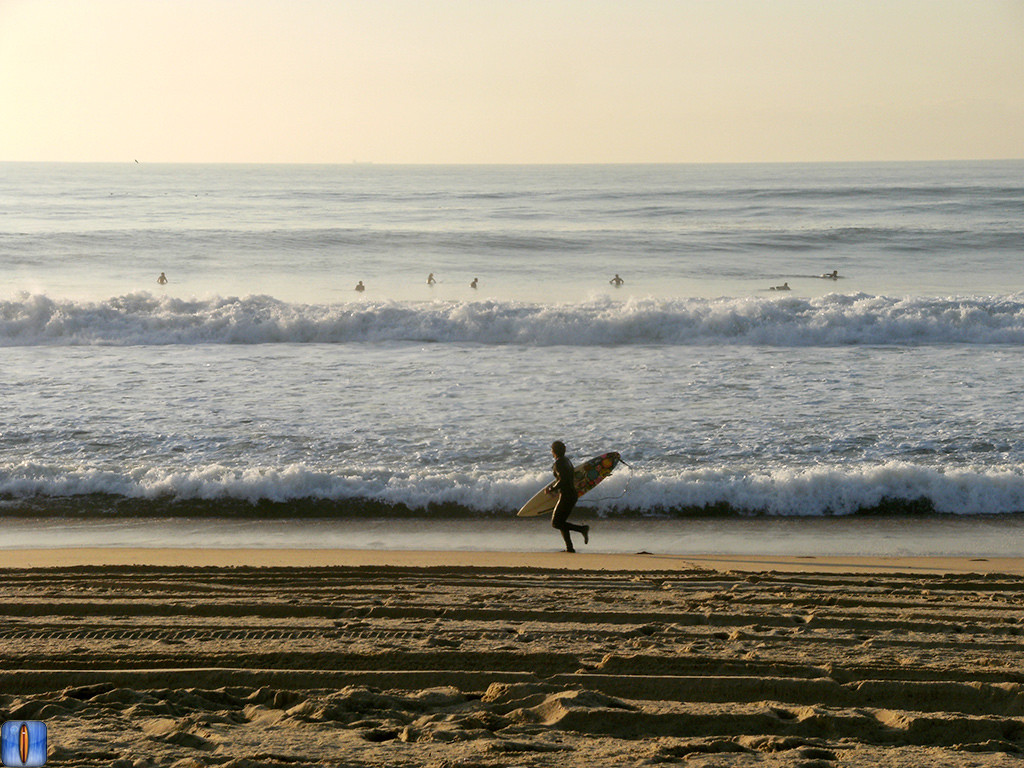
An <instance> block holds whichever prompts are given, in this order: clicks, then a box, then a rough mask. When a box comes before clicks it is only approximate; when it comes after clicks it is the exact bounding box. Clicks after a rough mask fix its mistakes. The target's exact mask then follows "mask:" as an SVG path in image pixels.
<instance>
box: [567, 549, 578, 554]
mask: <svg viewBox="0 0 1024 768" xmlns="http://www.w3.org/2000/svg"><path fill="white" fill-rule="evenodd" d="M565 551H566V552H568V553H569V554H570V555H574V554H576V550H575V549H567V550H565Z"/></svg>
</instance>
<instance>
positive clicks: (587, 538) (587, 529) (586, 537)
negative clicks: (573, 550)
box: [583, 525, 590, 544]
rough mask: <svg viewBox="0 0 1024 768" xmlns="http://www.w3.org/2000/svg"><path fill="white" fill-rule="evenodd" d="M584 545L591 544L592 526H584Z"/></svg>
mask: <svg viewBox="0 0 1024 768" xmlns="http://www.w3.org/2000/svg"><path fill="white" fill-rule="evenodd" d="M583 543H584V544H589V543H590V526H589V525H584V526H583Z"/></svg>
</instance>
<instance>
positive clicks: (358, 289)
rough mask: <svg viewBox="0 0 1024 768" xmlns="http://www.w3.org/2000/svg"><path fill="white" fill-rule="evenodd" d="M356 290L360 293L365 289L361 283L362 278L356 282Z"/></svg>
mask: <svg viewBox="0 0 1024 768" xmlns="http://www.w3.org/2000/svg"><path fill="white" fill-rule="evenodd" d="M356 290H357V291H359V292H360V293H362V292H363V291H365V290H366V286H365V285H363V281H362V280H360V281H359V282H358V283H356Z"/></svg>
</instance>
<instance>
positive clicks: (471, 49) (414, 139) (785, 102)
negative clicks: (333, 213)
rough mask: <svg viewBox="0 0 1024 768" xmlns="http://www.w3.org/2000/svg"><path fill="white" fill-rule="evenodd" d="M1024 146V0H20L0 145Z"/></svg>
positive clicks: (128, 153) (728, 151)
mask: <svg viewBox="0 0 1024 768" xmlns="http://www.w3.org/2000/svg"><path fill="white" fill-rule="evenodd" d="M1022 156H1024V0H614V1H613V0H436V1H434V0H0V161H3V160H59V161H77V160H82V161H131V160H134V159H138V160H139V161H141V162H311V163H335V162H350V161H352V160H359V161H372V162H380V163H584V162H594V163H622V162H760V161H819V160H942V159H975V158H978V159H998V158H1019V157H1022Z"/></svg>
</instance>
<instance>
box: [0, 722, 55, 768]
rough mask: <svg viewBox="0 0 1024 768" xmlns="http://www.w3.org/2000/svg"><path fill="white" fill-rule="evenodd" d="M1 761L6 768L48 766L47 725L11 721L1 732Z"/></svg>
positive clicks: (5, 724)
mask: <svg viewBox="0 0 1024 768" xmlns="http://www.w3.org/2000/svg"><path fill="white" fill-rule="evenodd" d="M0 761H2V762H3V764H4V765H5V766H19V768H36V766H41V765H45V764H46V723H41V722H39V721H38V720H11V721H8V722H6V723H4V725H3V729H2V730H0Z"/></svg>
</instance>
